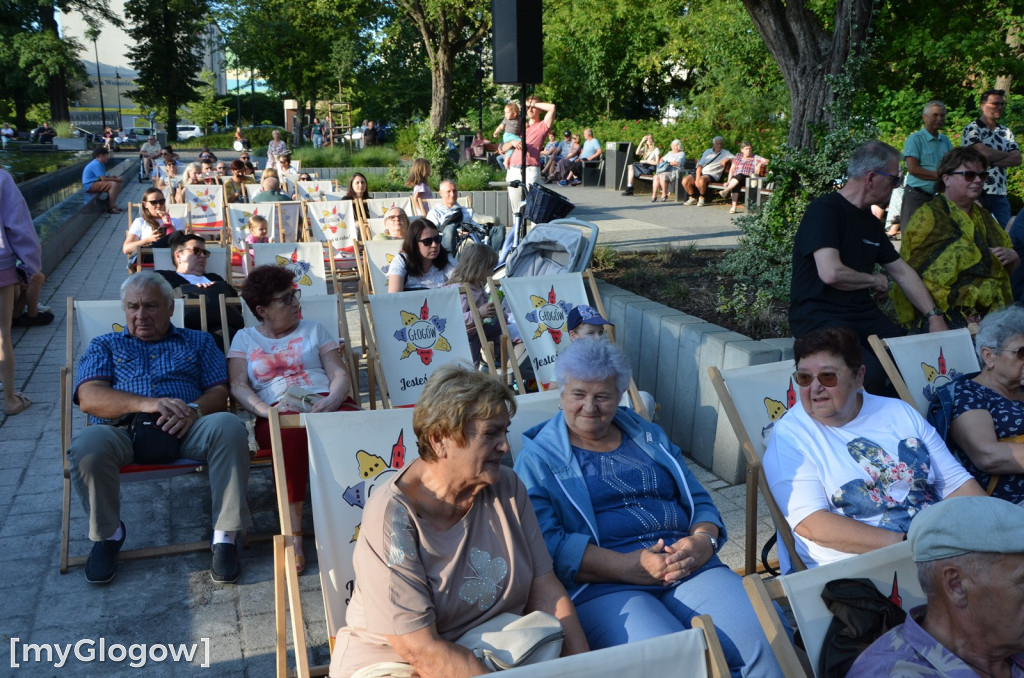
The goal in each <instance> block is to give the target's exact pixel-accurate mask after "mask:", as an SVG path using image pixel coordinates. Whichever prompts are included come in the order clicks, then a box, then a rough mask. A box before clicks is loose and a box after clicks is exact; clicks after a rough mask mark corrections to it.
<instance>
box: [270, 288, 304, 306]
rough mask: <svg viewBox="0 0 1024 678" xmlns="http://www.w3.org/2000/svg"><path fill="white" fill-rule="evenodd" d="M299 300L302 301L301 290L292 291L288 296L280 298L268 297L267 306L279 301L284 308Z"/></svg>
mask: <svg viewBox="0 0 1024 678" xmlns="http://www.w3.org/2000/svg"><path fill="white" fill-rule="evenodd" d="M300 299H302V290H293V291H291V292H289V293H288V294H284V295H282V296H280V297H270V302H269V303H268V306H269V305H270V304H272V303H274V302H275V301H280V302H281V303H282V304H283V305H285V306H291V305H292V304H294V303H295V302H296V301H299V300H300Z"/></svg>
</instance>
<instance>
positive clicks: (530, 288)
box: [501, 273, 590, 391]
mask: <svg viewBox="0 0 1024 678" xmlns="http://www.w3.org/2000/svg"><path fill="white" fill-rule="evenodd" d="M501 289H502V291H503V292H504V293H505V300H506V301H507V302H508V305H509V309H510V310H511V311H512V316H513V317H514V318H515V321H516V324H517V325H518V327H519V332H520V334H521V335H522V339H523V344H524V345H525V346H526V352H527V354H528V355H529V356H530V360H531V362H532V363H533V371H534V374H535V375H536V376H537V381H538V383H539V384H540V387H541V390H545V391H546V390H548V389H550V388H553V387H554V386H555V362H556V360H557V359H558V354H560V353H561V352H562V351H564V350H565V348H566V347H567V346H568V345H569V330H568V329H567V328H566V320H567V319H568V317H569V311H571V310H572V308H573V307H574V306H578V305H580V304H588V303H590V302H589V301H588V299H587V290H586V288H585V287H584V286H583V276H582V275H581V274H579V273H569V274H565V275H551V276H536V277H530V278H503V279H502V281H501Z"/></svg>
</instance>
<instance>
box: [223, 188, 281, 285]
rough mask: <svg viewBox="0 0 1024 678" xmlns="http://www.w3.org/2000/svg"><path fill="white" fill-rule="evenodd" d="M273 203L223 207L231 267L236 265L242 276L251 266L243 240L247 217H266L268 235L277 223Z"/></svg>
mask: <svg viewBox="0 0 1024 678" xmlns="http://www.w3.org/2000/svg"><path fill="white" fill-rule="evenodd" d="M273 205H274V203H266V204H262V205H250V204H248V203H234V204H231V205H226V206H225V207H224V214H225V221H226V222H227V228H228V235H229V236H230V237H231V267H232V269H234V268H235V267H238V268H239V269H240V270H241V273H242V276H243V277H244V276H246V275H249V270H250V269H251V268H252V260H251V259H252V257H251V256H249V255H248V254H247V253H248V251H249V247H248V243H246V242H245V239H246V237H248V235H249V217H252V216H257V215H258V216H261V217H263V218H264V219H266V220H267V233H268V235H269V234H270V233H273V232H274V230H275V228H276V224H277V210H276V209H274V207H273ZM232 272H233V271H232Z"/></svg>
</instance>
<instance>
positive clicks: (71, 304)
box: [60, 297, 210, 574]
mask: <svg viewBox="0 0 1024 678" xmlns="http://www.w3.org/2000/svg"><path fill="white" fill-rule="evenodd" d="M75 320H76V319H75V299H74V297H68V300H67V339H66V345H65V351H66V354H65V360H66V362H67V364H66V365H65V366H64V367H61V368H60V446H61V466H62V475H63V490H62V495H63V496H62V499H61V536H60V540H61V541H60V573H61V574H67V571H68V569H69V568H71V567H76V566H78V565H84V564H85V563H86V561H88V559H89V558H88V556H71V555H70V550H71V464H70V461H69V460H68V455H67V451H68V447H70V445H71V438H72V433H73V429H74V424H73V417H74V406H73V403H72V395H73V394H72V391H73V389H74V382H73V377H74V372H73V368H72V365H73V364H74V352H75V346H74V343H75V338H74V334H75ZM132 466H136V465H132ZM136 468H138V469H140V472H139V473H138V475H135V477H131V476H132V475H134V474H127V475H126V474H124V473H122V476H123V477H122V480H124V481H128V480H135V481H143V480H150V479H152V480H155V479H157V478H163V477H169V476H175V475H184V474H186V473H196V472H199V471H201V470H202V469H203V465H202V464H201V463H199V462H196V461H195V460H181V463H178V464H155V465H146V466H143V465H137V466H136ZM209 548H210V542H209V541H208V540H203V541H197V542H189V543H183V544H167V545H164V546H151V547H145V548H138V549H128V550H122V551H121V552H120V553H119V554H118V560H141V559H144V558H156V557H159V556H165V555H172V554H180V553H195V552H198V551H206V550H208V549H209Z"/></svg>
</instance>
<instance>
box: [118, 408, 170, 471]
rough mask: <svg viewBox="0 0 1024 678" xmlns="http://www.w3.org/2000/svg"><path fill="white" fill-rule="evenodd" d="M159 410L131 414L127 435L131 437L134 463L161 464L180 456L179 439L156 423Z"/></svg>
mask: <svg viewBox="0 0 1024 678" xmlns="http://www.w3.org/2000/svg"><path fill="white" fill-rule="evenodd" d="M158 419H160V413H159V412H138V413H136V414H133V415H131V419H130V420H129V422H128V435H129V436H131V439H132V450H133V451H134V455H135V457H134V462H135V463H136V464H163V463H165V462H168V461H174V460H176V459H179V458H181V440H180V439H179V438H178V437H177V436H174V435H172V434H170V433H167V432H166V431H164V430H163V429H161V428H160V426H158V425H157V420H158Z"/></svg>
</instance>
